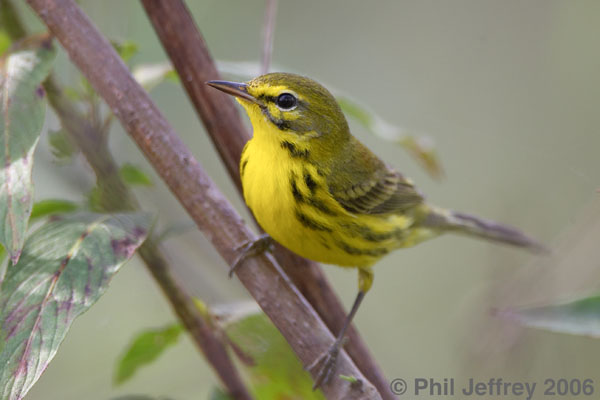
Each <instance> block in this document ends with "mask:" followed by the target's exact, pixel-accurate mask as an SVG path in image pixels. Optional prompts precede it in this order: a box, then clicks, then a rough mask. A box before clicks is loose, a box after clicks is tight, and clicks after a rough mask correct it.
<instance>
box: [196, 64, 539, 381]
mask: <svg viewBox="0 0 600 400" xmlns="http://www.w3.org/2000/svg"><path fill="white" fill-rule="evenodd" d="M207 83H208V84H209V85H210V86H212V87H215V88H217V89H219V90H221V91H223V92H225V93H228V94H230V95H233V96H235V97H236V99H237V100H238V101H239V103H240V104H241V105H242V106H243V107H244V108H245V109H246V112H247V113H248V116H249V117H250V121H251V123H252V126H253V128H254V135H253V137H252V139H251V140H250V141H248V143H247V144H246V146H245V148H244V151H243V153H242V157H241V163H240V175H241V179H242V185H243V189H244V199H245V200H246V203H247V204H248V206H249V207H250V209H251V210H252V212H253V213H254V215H255V217H256V219H257V221H258V223H259V224H260V225H261V227H262V228H263V229H264V230H265V231H266V232H267V233H268V235H270V237H271V238H273V239H274V240H276V241H277V242H279V243H281V244H282V245H283V246H285V247H287V248H288V249H290V250H292V251H293V252H295V253H297V254H299V255H301V256H303V257H306V258H308V259H311V260H314V261H319V262H323V263H327V264H335V265H339V266H343V267H354V268H357V269H358V274H359V279H358V282H359V284H358V286H359V289H358V290H359V291H358V295H357V297H356V299H355V301H354V304H353V306H352V309H351V311H350V313H349V314H348V317H347V318H346V321H345V324H344V326H343V328H342V330H341V331H340V332H339V335H338V336H337V339H336V340H335V342H334V344H333V345H332V346H331V348H330V349H329V351H328V352H326V353H325V354H324V355H323V356H322V357H321V358H319V359H318V360H315V363H313V364H312V365H311V366H309V369H311V368H319V369H318V371H316V372H317V373H316V375H317V379H316V382H315V385H316V386H318V385H320V384H321V383H322V382H323V381H326V380H328V379H329V378H330V376H331V373H332V372H333V371H334V370H335V361H336V357H337V355H338V353H339V350H340V348H341V346H342V345H343V339H344V334H345V331H346V329H347V327H348V325H349V324H350V322H351V320H352V318H353V316H354V314H355V313H356V311H357V309H358V307H359V305H360V303H361V301H362V299H363V298H364V295H365V293H366V292H367V291H368V290H369V289H370V287H371V284H372V282H373V272H372V269H371V267H372V265H373V264H374V263H375V262H376V261H377V260H379V259H380V258H381V257H383V256H384V255H386V254H388V253H389V252H390V251H392V250H395V249H397V248H401V247H409V246H413V245H415V244H417V243H419V242H422V241H423V240H426V239H430V238H433V237H435V236H438V235H439V234H441V233H444V232H458V233H464V234H468V235H471V236H476V237H482V238H485V239H490V240H493V241H498V242H503V243H508V244H511V245H516V246H521V247H527V248H531V249H541V248H542V247H541V245H539V244H538V243H537V242H536V241H535V240H533V239H530V238H529V237H527V236H526V235H524V234H523V233H521V232H519V231H518V230H516V229H514V228H510V227H507V226H504V225H501V224H498V223H496V222H492V221H488V220H484V219H481V218H478V217H474V216H471V215H468V214H463V213H458V212H454V211H449V210H445V209H442V208H438V207H434V206H431V205H430V204H428V203H427V202H426V201H425V199H424V198H423V195H422V194H421V193H420V192H419V191H418V190H417V189H416V188H415V186H414V184H413V182H412V181H411V180H410V179H408V178H406V177H404V176H403V175H402V174H401V173H400V172H398V171H396V170H394V169H393V168H391V167H390V166H388V165H387V164H385V163H384V162H383V161H381V160H380V159H379V158H377V156H375V155H374V154H373V153H372V152H371V151H370V150H369V149H368V148H366V147H365V146H364V145H363V144H362V143H360V142H359V141H358V140H357V139H356V138H355V137H354V136H352V134H351V133H350V130H349V128H348V123H347V122H346V118H345V117H344V114H343V113H342V111H341V109H340V107H339V106H338V104H337V102H336V100H335V98H334V97H333V96H332V95H331V93H329V91H327V89H325V88H324V87H323V86H321V85H320V84H318V83H317V82H315V81H313V80H311V79H309V78H306V77H303V76H299V75H294V74H288V73H271V74H267V75H262V76H259V77H257V78H255V79H253V80H251V81H250V82H248V83H237V82H227V81H210V82H207ZM264 243H265V241H264V240H261V242H260V243H253V244H251V245H249V246H247V247H246V248H245V250H244V256H245V255H247V254H251V253H252V252H253V251H254V252H255V251H256V250H257V249H262V248H264V247H265V246H264ZM240 259H241V258H240ZM236 264H237V263H236ZM234 266H235V265H234Z"/></svg>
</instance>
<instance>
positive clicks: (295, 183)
mask: <svg viewBox="0 0 600 400" xmlns="http://www.w3.org/2000/svg"><path fill="white" fill-rule="evenodd" d="M253 125H254V128H255V136H254V138H253V139H252V140H250V141H249V142H248V144H247V145H246V147H245V148H244V152H243V154H242V160H241V163H240V173H241V176H242V184H243V188H244V198H245V200H246V203H247V204H248V206H249V207H250V209H251V210H252V212H253V213H254V216H255V217H256V219H257V221H258V223H259V224H260V226H261V227H262V228H263V229H264V230H265V231H266V232H267V233H268V234H269V235H271V237H272V238H273V239H275V240H276V241H277V242H279V243H281V244H282V245H284V246H285V247H287V248H288V249H290V250H292V251H294V252H295V253H297V254H299V255H301V256H303V257H306V258H309V259H311V260H314V261H318V262H323V263H328V264H335V265H340V266H354V267H358V266H369V265H371V264H373V263H374V262H375V261H377V260H378V259H379V258H381V257H382V256H383V255H385V254H387V253H388V252H389V251H391V250H393V249H395V248H398V247H403V246H408V245H412V244H413V243H411V242H412V239H411V237H412V236H414V234H415V232H413V231H412V230H411V225H412V222H413V221H412V218H410V217H408V216H404V215H385V216H374V215H373V216H372V215H355V214H352V213H350V212H348V211H347V210H345V209H344V208H343V207H342V206H341V205H340V204H339V203H338V202H337V201H336V200H335V199H334V198H333V197H332V195H331V194H330V193H329V190H328V187H327V183H326V178H325V176H326V174H327V173H328V171H326V170H321V169H320V167H319V166H318V165H315V164H314V163H311V162H309V161H308V153H307V152H308V149H307V148H306V147H303V144H302V143H301V142H298V141H293V140H294V139H295V138H293V137H287V136H286V135H283V134H282V132H281V131H279V130H275V131H274V132H264V131H263V132H257V124H256V123H254V124H253ZM265 129H269V127H268V125H267V126H266V127H265Z"/></svg>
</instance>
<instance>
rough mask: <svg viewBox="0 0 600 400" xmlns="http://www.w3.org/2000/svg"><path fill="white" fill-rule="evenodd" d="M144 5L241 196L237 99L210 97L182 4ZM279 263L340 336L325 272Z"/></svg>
mask: <svg viewBox="0 0 600 400" xmlns="http://www.w3.org/2000/svg"><path fill="white" fill-rule="evenodd" d="M142 4H143V5H144V8H145V9H146V13H147V14H148V16H149V18H150V20H151V22H152V24H153V26H154V29H155V30H156V33H157V35H158V36H159V38H160V40H161V42H162V43H163V46H164V48H165V51H166V52H167V54H168V55H169V57H170V59H171V61H172V62H173V65H174V67H175V69H176V70H177V72H178V74H179V76H180V77H182V78H184V79H181V81H182V83H183V85H184V87H185V89H186V91H187V93H188V96H189V97H190V99H191V101H192V103H193V104H194V107H195V108H196V111H197V113H198V114H199V116H200V118H201V119H202V121H203V122H204V125H205V126H206V130H207V132H208V134H209V135H210V137H211V139H212V141H213V143H214V145H215V147H216V148H217V150H218V152H219V154H220V156H221V158H222V159H223V162H224V163H225V165H226V166H227V170H228V171H229V174H230V176H231V178H232V179H233V181H234V182H235V183H236V185H237V188H238V190H240V192H241V182H240V176H239V168H238V165H239V161H240V155H241V153H242V149H243V147H244V145H245V143H246V142H247V141H248V139H250V134H249V133H248V131H247V130H246V129H245V127H244V125H243V123H242V121H241V119H240V116H239V113H238V112H237V109H236V108H235V106H234V103H233V101H232V100H231V96H227V95H225V94H222V93H219V92H216V91H211V92H210V94H209V93H208V90H210V88H209V87H208V86H207V85H205V84H204V82H206V81H207V80H210V79H219V72H218V71H217V68H216V66H215V64H214V62H213V59H212V57H211V56H210V52H209V51H208V47H207V46H206V43H205V42H204V39H203V38H202V34H201V33H200V31H199V30H198V28H197V27H196V25H195V23H194V20H193V18H192V16H191V15H190V13H189V11H188V10H187V8H186V6H185V4H184V2H183V1H182V0H170V1H168V2H164V1H154V0H142ZM275 257H276V258H277V260H278V261H279V264H280V265H281V266H282V268H283V269H284V270H285V272H286V273H287V274H288V276H289V277H290V278H291V279H292V281H293V282H294V284H295V285H296V287H298V289H299V290H300V291H301V292H302V294H303V295H304V296H305V297H306V299H307V300H308V301H309V302H310V303H311V305H312V306H313V307H314V308H315V310H316V311H317V312H318V313H319V315H320V317H321V319H323V321H324V322H325V323H326V324H327V326H328V327H329V329H330V330H331V331H332V332H334V333H337V332H339V331H340V329H341V328H342V325H343V324H344V320H345V316H346V312H345V311H344V307H343V305H342V303H341V301H340V300H339V298H338V297H337V296H336V294H335V291H334V290H333V288H332V287H331V285H330V284H329V282H328V281H327V279H326V277H325V275H324V274H323V272H322V271H321V269H320V268H319V266H318V265H317V264H316V263H314V262H312V261H309V260H306V259H304V258H302V257H299V256H297V255H295V254H293V253H292V252H290V251H288V250H287V249H285V248H283V247H281V246H278V247H277V249H276V252H275ZM347 336H348V338H349V340H348V343H347V344H346V346H345V349H346V351H347V352H348V354H349V355H350V357H351V358H352V360H353V361H354V362H355V363H356V365H357V366H358V368H359V369H360V370H361V371H362V372H363V374H365V376H366V377H367V378H368V379H369V381H371V382H372V383H373V384H374V385H375V386H376V387H377V389H378V390H379V392H380V394H381V395H382V396H383V397H384V398H385V399H388V400H393V399H395V398H396V397H395V396H394V395H393V394H392V393H391V392H390V389H389V381H388V380H387V379H386V378H385V376H384V375H383V372H382V371H381V369H380V368H379V366H378V365H377V362H376V361H375V359H374V358H373V357H372V356H371V354H370V352H369V350H368V347H367V346H366V344H365V342H364V341H363V340H362V338H361V337H360V335H359V333H358V331H357V330H356V329H355V328H354V326H351V327H350V329H348V333H347Z"/></svg>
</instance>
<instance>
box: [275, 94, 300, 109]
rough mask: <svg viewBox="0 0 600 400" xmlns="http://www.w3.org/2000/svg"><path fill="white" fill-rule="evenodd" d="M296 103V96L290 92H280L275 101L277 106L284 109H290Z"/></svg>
mask: <svg viewBox="0 0 600 400" xmlns="http://www.w3.org/2000/svg"><path fill="white" fill-rule="evenodd" d="M297 103H298V99H296V97H295V96H294V95H293V94H290V93H282V94H280V95H279V96H278V97H277V101H276V104H277V107H279V109H280V110H284V111H287V110H291V109H292V108H294V107H296V104H297Z"/></svg>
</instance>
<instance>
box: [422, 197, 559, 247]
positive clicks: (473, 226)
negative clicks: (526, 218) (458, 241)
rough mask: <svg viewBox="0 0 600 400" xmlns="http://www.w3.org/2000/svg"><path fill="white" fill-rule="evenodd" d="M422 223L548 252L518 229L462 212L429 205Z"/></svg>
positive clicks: (444, 229) (435, 227) (442, 229)
mask: <svg viewBox="0 0 600 400" xmlns="http://www.w3.org/2000/svg"><path fill="white" fill-rule="evenodd" d="M421 225H422V226H427V227H430V228H433V229H440V230H441V231H455V232H459V233H464V234H467V235H470V236H476V237H480V238H484V239H487V240H491V241H494V242H501V243H506V244H510V245H513V246H519V247H525V248H527V249H529V250H532V251H534V252H548V249H547V248H546V247H545V246H544V245H543V244H541V243H540V242H538V241H537V240H535V239H533V238H531V237H529V236H527V235H526V234H524V233H523V232H521V231H519V230H518V229H515V228H513V227H510V226H507V225H502V224H500V223H498V222H494V221H490V220H487V219H483V218H479V217H475V216H473V215H469V214H465V213H461V212H456V211H450V210H444V209H439V208H435V207H429V212H428V213H427V214H426V216H425V218H424V220H423V221H422V222H421Z"/></svg>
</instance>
